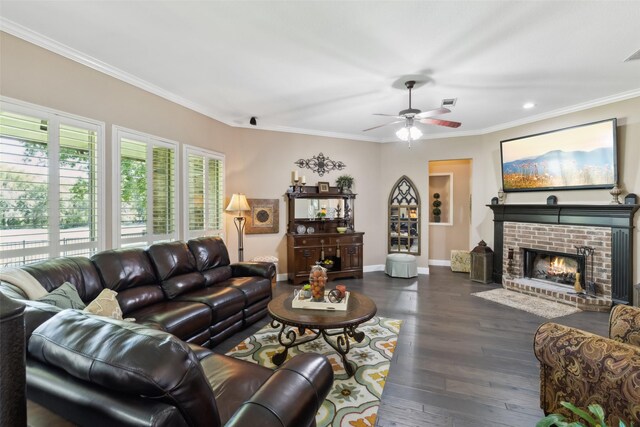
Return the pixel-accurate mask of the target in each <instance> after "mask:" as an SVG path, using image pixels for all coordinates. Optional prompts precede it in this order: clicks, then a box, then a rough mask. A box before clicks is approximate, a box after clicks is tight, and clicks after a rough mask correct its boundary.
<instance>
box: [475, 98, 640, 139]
mask: <svg viewBox="0 0 640 427" xmlns="http://www.w3.org/2000/svg"><path fill="white" fill-rule="evenodd" d="M638 96H640V88H638V89H633V90H630V91H627V92H621V93H617V94H614V95H610V96H605V97H603V98H598V99H594V100H592V101H587V102H583V103H581V104H576V105H570V106H568V107H563V108H558V109H557V110H553V111H549V112H546V113H542V114H538V115H535V116H531V117H526V118H524V119H520V120H514V121H512V122H507V123H501V124H499V125H495V126H490V127H488V128H484V129H482V130H480V131H478V132H477V133H476V134H477V135H486V134H489V133H493V132H498V131H501V130H505V129H510V128H514V127H516V126H522V125H526V124H529V123H534V122H539V121H541V120H546V119H552V118H554V117H558V116H562V115H565V114H569V113H576V112H578V111H584V110H588V109H590V108H595V107H600V106H602V105H607V104H613V103H614V102H619V101H624V100H626V99H631V98H636V97H638Z"/></svg>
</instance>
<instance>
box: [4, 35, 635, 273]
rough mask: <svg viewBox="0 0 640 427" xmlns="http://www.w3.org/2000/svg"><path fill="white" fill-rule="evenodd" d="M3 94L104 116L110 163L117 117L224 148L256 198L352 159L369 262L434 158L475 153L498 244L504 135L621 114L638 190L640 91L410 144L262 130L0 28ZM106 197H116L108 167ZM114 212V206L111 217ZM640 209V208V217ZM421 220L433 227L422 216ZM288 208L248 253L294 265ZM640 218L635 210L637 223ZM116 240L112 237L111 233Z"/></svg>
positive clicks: (630, 174)
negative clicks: (392, 205) (485, 130)
mask: <svg viewBox="0 0 640 427" xmlns="http://www.w3.org/2000/svg"><path fill="white" fill-rule="evenodd" d="M0 58H1V60H0V94H1V95H3V96H8V97H12V98H16V99H19V100H22V101H26V102H31V103H35V104H38V105H42V106H45V107H49V108H55V109H59V110H62V111H65V112H68V113H73V114H77V115H80V116H84V117H87V118H91V119H95V120H100V121H103V122H105V123H106V130H107V132H106V144H107V169H108V170H110V168H111V151H110V149H111V126H112V125H114V124H117V125H120V126H124V127H128V128H131V129H135V130H137V131H141V132H147V133H150V134H153V135H157V136H160V137H164V138H169V139H173V140H176V141H179V142H180V143H183V144H191V145H195V146H199V147H203V148H207V149H211V150H215V151H219V152H222V153H224V154H225V155H226V165H227V177H226V178H227V186H226V193H227V195H230V194H232V193H233V192H244V193H246V194H247V196H248V197H255V198H280V199H281V200H284V199H283V197H282V196H283V194H284V192H285V190H286V188H287V185H288V184H289V178H290V172H291V170H292V169H295V167H294V165H293V162H294V161H295V160H297V159H299V158H308V157H310V156H312V155H317V154H318V153H319V152H323V153H324V154H325V155H326V156H328V157H331V158H332V159H336V160H341V161H343V162H344V163H346V165H347V169H345V170H344V171H342V172H346V173H349V174H351V175H353V176H354V177H355V182H356V183H355V190H356V192H357V193H358V199H357V203H356V212H355V214H356V228H357V229H358V230H360V231H364V232H365V233H366V234H365V250H364V263H365V265H368V266H373V265H381V264H383V263H384V257H385V255H386V245H387V242H386V234H385V230H386V223H387V218H386V214H387V198H388V194H389V191H390V190H391V187H392V186H393V184H394V183H395V182H396V180H397V179H398V178H399V177H400V176H402V175H407V176H408V177H409V178H411V179H412V180H413V182H414V183H415V184H416V186H417V188H418V191H419V193H420V196H421V199H422V200H428V199H429V197H428V196H429V191H428V173H429V172H428V162H429V161H430V160H447V159H471V161H472V163H473V170H472V173H471V181H472V182H471V193H472V194H473V211H472V218H471V230H470V241H471V242H478V241H479V240H480V239H484V240H485V241H486V242H487V243H489V244H490V245H492V244H493V217H492V214H491V211H490V210H489V209H488V208H487V207H486V206H485V205H486V204H487V203H489V201H490V199H491V197H493V196H495V195H496V193H497V190H498V188H499V187H500V179H501V178H500V144H499V142H500V140H502V139H507V138H512V137H516V136H522V135H528V134H531V133H536V132H542V131H548V130H552V129H557V128H561V127H566V126H572V125H576V124H580V123H585V122H589V121H595V120H601V119H606V118H610V117H617V118H618V120H619V121H618V125H619V127H618V131H619V133H618V141H619V152H618V157H619V159H620V162H619V168H620V174H621V175H620V176H621V183H622V184H623V186H624V188H625V189H627V190H628V189H631V190H632V191H635V192H640V172H639V171H638V169H639V168H638V164H639V163H640V144H638V141H640V97H638V98H634V99H630V100H626V101H621V102H617V103H613V104H608V105H605V106H601V107H596V108H591V109H589V110H584V111H580V112H577V113H572V114H567V115H563V116H559V117H556V118H553V119H547V120H543V121H540V122H536V123H531V124H528V125H523V126H518V127H515V128H511V129H508V130H504V131H500V132H493V133H490V134H485V135H479V136H470V137H456V138H443V139H435V140H424V141H420V142H418V143H415V144H414V145H413V147H412V148H411V149H409V148H407V144H406V143H402V142H396V143H388V144H376V143H369V142H361V141H352V140H341V139H334V138H324V137H314V136H305V135H298V134H288V133H281V132H269V131H261V130H257V129H255V130H254V129H241V128H232V127H229V126H227V125H225V124H223V123H220V122H218V121H216V120H213V119H211V118H208V117H206V116H204V115H201V114H199V113H196V112H193V111H191V110H189V109H187V108H184V107H181V106H179V105H177V104H174V103H172V102H170V101H167V100H166V99H163V98H161V97H159V96H156V95H153V94H151V93H148V92H146V91H144V90H141V89H138V88H136V87H134V86H132V85H129V84H127V83H124V82H122V81H120V80H117V79H115V78H112V77H110V76H107V75H105V74H102V73H100V72H98V71H95V70H93V69H90V68H88V67H85V66H83V65H80V64H78V63H75V62H73V61H71V60H68V59H66V58H63V57H61V56H59V55H57V54H54V53H52V52H49V51H47V50H45V49H42V48H39V47H37V46H34V45H32V44H30V43H27V42H25V41H23V40H20V39H17V38H15V37H13V36H11V35H8V34H5V33H0ZM305 174H306V175H307V179H308V182H309V183H314V181H319V180H322V181H331V182H333V181H334V179H335V177H336V176H337V175H339V173H331V174H329V175H325V176H324V177H322V178H321V179H320V178H319V177H318V176H317V175H312V174H311V173H309V171H305ZM107 178H108V182H107V200H110V199H111V194H112V193H111V185H110V180H111V176H110V174H107ZM549 194H551V193H545V192H540V193H537V192H536V193H521V194H509V195H508V197H507V203H544V202H545V200H546V198H547V196H548V195H549ZM555 194H556V196H558V200H559V203H572V202H587V203H607V202H608V200H609V195H608V193H607V191H606V190H589V191H564V192H555ZM110 217H111V212H110V211H109V210H107V223H109V221H110V219H111V218H110ZM637 217H638V216H636V218H637ZM421 221H422V224H421V229H422V230H427V229H428V221H429V218H428V215H422V219H421ZM285 223H286V211H285V204H284V202H283V203H281V204H280V233H279V234H277V235H250V236H246V238H245V257H246V258H251V257H253V256H254V255H263V254H264V255H270V254H275V255H277V256H278V257H279V258H280V264H281V271H284V269H285V267H286V256H285V250H284V232H285ZM637 223H638V220H637V219H636V226H637ZM226 228H227V235H228V242H229V248H230V253H231V255H232V257H235V256H236V241H235V237H236V236H235V229H234V228H233V225H232V222H231V219H230V218H228V221H227V227H226ZM634 237H635V239H636V240H635V242H636V243H635V260H636V262H635V264H636V272H635V277H634V281H635V282H638V281H639V280H638V268H637V265H638V264H640V263H639V262H638V261H639V260H640V250H639V248H640V246H639V244H640V235H639V232H638V230H637V228H636V231H635V236H634ZM108 244H110V239H109V241H108ZM421 244H422V248H423V250H422V254H421V256H420V257H419V259H418V262H419V267H423V268H424V267H427V266H428V259H429V251H428V249H427V248H428V241H425V240H423V241H422V242H421Z"/></svg>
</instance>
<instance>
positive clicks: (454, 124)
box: [420, 119, 462, 128]
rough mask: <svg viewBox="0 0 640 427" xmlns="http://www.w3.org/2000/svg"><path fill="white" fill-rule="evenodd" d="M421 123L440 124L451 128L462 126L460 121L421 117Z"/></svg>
mask: <svg viewBox="0 0 640 427" xmlns="http://www.w3.org/2000/svg"><path fill="white" fill-rule="evenodd" d="M420 123H425V124H428V125H438V126H446V127H450V128H457V127H460V125H461V124H462V123H460V122H450V121H449V120H440V119H420Z"/></svg>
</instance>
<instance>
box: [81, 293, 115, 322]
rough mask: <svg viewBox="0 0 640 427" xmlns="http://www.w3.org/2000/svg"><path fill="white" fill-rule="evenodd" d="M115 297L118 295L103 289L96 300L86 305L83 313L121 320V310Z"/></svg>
mask: <svg viewBox="0 0 640 427" xmlns="http://www.w3.org/2000/svg"><path fill="white" fill-rule="evenodd" d="M117 295H118V293H117V292H115V291H112V290H111V289H104V290H103V291H102V292H100V295H98V296H97V297H96V299H94V300H93V301H91V302H90V303H89V305H87V307H86V308H85V309H84V311H86V312H87V313H91V314H96V315H98V316H105V317H110V318H112V319H118V320H122V310H121V309H120V304H118V299H117V298H116V296H117Z"/></svg>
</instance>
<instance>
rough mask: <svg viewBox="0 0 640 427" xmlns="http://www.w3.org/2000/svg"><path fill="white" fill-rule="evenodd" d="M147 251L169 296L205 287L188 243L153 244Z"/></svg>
mask: <svg viewBox="0 0 640 427" xmlns="http://www.w3.org/2000/svg"><path fill="white" fill-rule="evenodd" d="M147 253H148V254H149V258H150V259H151V262H152V263H153V266H154V267H155V269H156V273H157V274H158V279H159V280H160V285H161V286H162V289H163V290H164V292H165V294H166V295H167V298H169V299H172V298H175V297H176V296H178V295H180V294H183V293H185V292H189V291H192V290H195V289H198V288H203V287H204V284H205V279H204V277H202V274H200V273H199V272H198V271H197V270H196V260H195V258H194V257H193V254H192V253H191V252H190V251H189V247H188V246H187V244H186V243H184V242H168V243H158V244H155V245H151V246H150V247H149V248H148V249H147Z"/></svg>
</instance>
